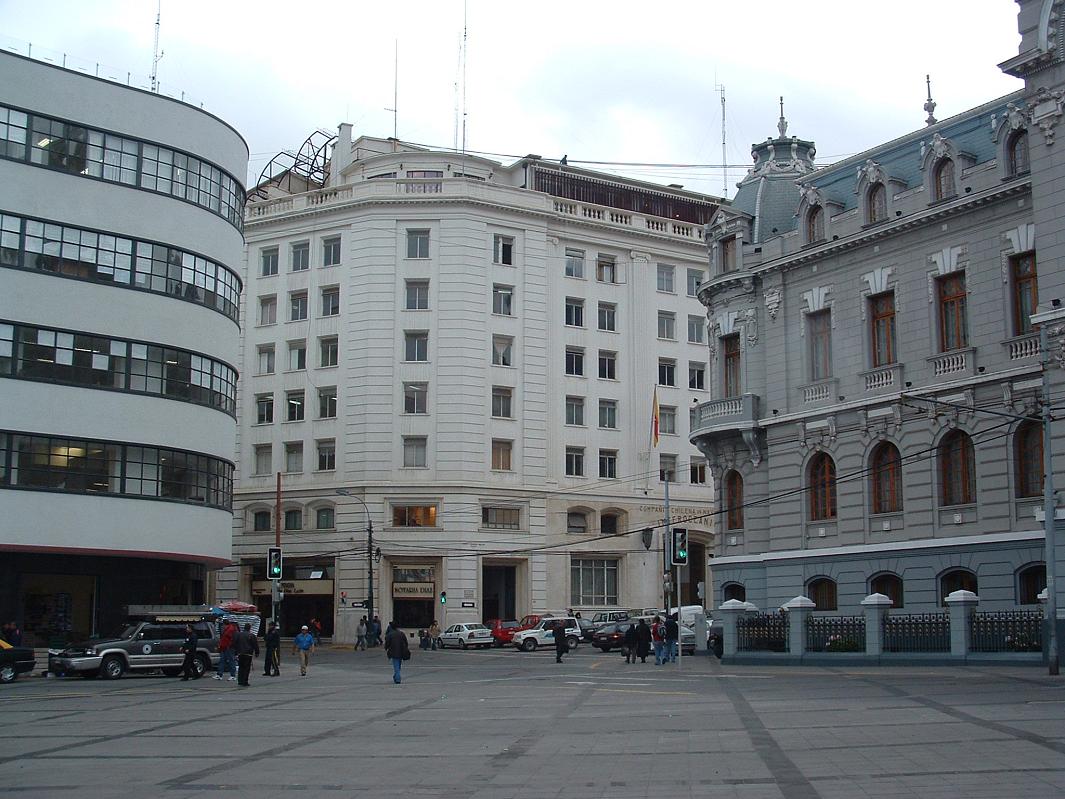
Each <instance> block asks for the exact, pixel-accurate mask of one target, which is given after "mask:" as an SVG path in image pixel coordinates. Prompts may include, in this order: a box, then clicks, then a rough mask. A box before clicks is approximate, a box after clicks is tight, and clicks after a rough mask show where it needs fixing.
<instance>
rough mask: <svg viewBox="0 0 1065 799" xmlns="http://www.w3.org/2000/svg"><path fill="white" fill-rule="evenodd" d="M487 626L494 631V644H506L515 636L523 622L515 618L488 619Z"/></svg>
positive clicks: (498, 645) (497, 645)
mask: <svg viewBox="0 0 1065 799" xmlns="http://www.w3.org/2000/svg"><path fill="white" fill-rule="evenodd" d="M484 624H485V627H487V628H488V629H489V630H491V631H492V644H493V646H496V647H500V646H506V645H507V644H509V643H510V640H511V639H512V638H513V637H514V633H515V632H517V630H518V628H519V627H520V626H521V623H520V622H518V621H516V620H515V619H488V620H487V621H486V622H485V623H484Z"/></svg>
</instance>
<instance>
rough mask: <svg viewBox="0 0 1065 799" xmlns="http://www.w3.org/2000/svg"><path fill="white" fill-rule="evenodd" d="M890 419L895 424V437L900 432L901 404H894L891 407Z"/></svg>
mask: <svg viewBox="0 0 1065 799" xmlns="http://www.w3.org/2000/svg"><path fill="white" fill-rule="evenodd" d="M891 419H892V421H893V422H894V424H895V435H898V434H899V433H901V432H902V403H899V402H896V403H895V404H894V405H892V406H891Z"/></svg>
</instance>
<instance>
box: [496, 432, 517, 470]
mask: <svg viewBox="0 0 1065 799" xmlns="http://www.w3.org/2000/svg"><path fill="white" fill-rule="evenodd" d="M513 448H514V443H513V442H511V441H503V440H502V439H498V438H493V439H492V469H493V470H495V471H503V472H509V471H510V470H511V463H510V456H511V451H512V450H513Z"/></svg>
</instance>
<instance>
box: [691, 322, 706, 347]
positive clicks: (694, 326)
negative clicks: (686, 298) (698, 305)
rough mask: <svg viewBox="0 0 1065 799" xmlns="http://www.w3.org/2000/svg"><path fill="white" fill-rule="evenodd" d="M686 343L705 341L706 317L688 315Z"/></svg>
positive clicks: (701, 342)
mask: <svg viewBox="0 0 1065 799" xmlns="http://www.w3.org/2000/svg"><path fill="white" fill-rule="evenodd" d="M688 343H689V344H705V343H706V318H705V317H702V316H694V315H689V316H688Z"/></svg>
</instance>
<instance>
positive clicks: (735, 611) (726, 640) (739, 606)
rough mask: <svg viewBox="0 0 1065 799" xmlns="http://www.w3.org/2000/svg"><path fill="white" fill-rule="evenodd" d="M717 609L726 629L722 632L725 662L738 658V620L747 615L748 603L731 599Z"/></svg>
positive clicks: (723, 658)
mask: <svg viewBox="0 0 1065 799" xmlns="http://www.w3.org/2000/svg"><path fill="white" fill-rule="evenodd" d="M717 609H718V612H719V613H720V614H721V624H722V626H723V627H724V629H723V630H722V632H721V637H722V639H723V640H722V642H721V645H722V648H723V651H722V654H721V659H722V660H725V659H726V658H731V657H735V656H736V652H737V644H738V643H739V642H738V640H737V637H736V620H737V619H738V618H739V617H740V616H741V615H745V614H746V613H747V603H745V602H740V601H739V600H738V599H730V600H729V601H728V602H722V603H721V604H720V605H718V607H717Z"/></svg>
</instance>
